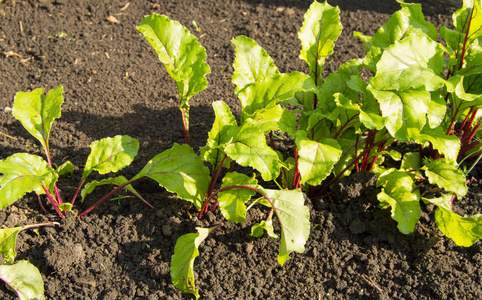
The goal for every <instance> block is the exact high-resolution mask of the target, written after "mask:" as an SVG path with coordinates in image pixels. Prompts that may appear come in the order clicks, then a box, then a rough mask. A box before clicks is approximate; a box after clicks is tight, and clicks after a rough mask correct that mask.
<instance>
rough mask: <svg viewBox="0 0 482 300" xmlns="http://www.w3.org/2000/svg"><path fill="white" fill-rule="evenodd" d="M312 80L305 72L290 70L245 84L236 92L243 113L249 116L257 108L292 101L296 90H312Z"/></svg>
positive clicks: (290, 102) (291, 102) (313, 87)
mask: <svg viewBox="0 0 482 300" xmlns="http://www.w3.org/2000/svg"><path fill="white" fill-rule="evenodd" d="M314 89H315V85H314V82H313V80H312V79H311V78H310V77H309V76H308V75H306V74H303V73H300V72H291V73H288V74H280V75H276V76H274V77H272V78H269V79H267V80H265V81H262V82H255V83H252V84H249V85H247V86H246V87H245V88H244V89H242V90H240V91H239V93H238V94H237V96H238V98H239V100H240V101H241V104H242V106H243V115H246V116H250V115H252V114H254V113H255V112H256V110H258V109H262V108H271V107H273V106H275V105H276V104H294V105H296V104H297V101H294V102H293V99H294V96H295V93H296V92H300V91H310V90H314Z"/></svg>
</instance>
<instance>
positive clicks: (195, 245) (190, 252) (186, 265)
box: [170, 226, 217, 299]
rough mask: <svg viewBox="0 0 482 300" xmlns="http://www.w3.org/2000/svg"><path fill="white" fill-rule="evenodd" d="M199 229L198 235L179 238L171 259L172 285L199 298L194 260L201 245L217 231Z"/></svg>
mask: <svg viewBox="0 0 482 300" xmlns="http://www.w3.org/2000/svg"><path fill="white" fill-rule="evenodd" d="M216 228H217V226H216V227H212V228H199V227H197V228H196V230H197V231H198V232H197V233H188V234H185V235H182V236H181V237H179V239H178V240H177V242H176V246H175V247H174V255H173V256H172V257H171V267H170V272H171V281H172V284H174V286H175V287H176V288H178V289H179V290H181V291H182V292H183V293H190V294H193V295H194V296H195V297H196V299H198V298H199V291H198V290H197V289H196V285H195V282H194V260H195V259H196V257H198V255H199V245H201V243H202V242H203V241H204V240H205V239H206V238H207V237H208V236H209V234H210V233H211V232H212V231H213V230H214V229H216Z"/></svg>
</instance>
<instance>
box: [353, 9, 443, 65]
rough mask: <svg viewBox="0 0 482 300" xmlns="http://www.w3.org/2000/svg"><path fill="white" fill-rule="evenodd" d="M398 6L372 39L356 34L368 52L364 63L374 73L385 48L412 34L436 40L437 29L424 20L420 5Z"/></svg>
mask: <svg viewBox="0 0 482 300" xmlns="http://www.w3.org/2000/svg"><path fill="white" fill-rule="evenodd" d="M400 5H401V6H402V8H401V9H400V10H399V11H397V12H395V13H394V14H393V15H392V16H391V17H390V19H389V20H388V22H387V23H385V25H383V26H382V27H380V29H378V31H377V32H376V33H375V35H374V36H373V37H372V38H369V37H366V36H360V34H358V36H359V37H361V38H362V40H363V42H364V45H365V49H369V50H370V51H369V52H368V54H367V56H366V58H365V60H364V63H365V64H367V65H368V66H369V67H370V69H371V70H372V71H376V67H375V65H376V64H377V63H378V61H379V60H380V57H381V55H382V53H383V51H384V50H385V49H386V48H388V47H389V46H390V45H392V44H394V43H395V42H396V41H399V40H401V39H403V38H405V37H406V36H407V35H408V34H410V33H412V32H424V33H425V34H427V35H428V36H429V37H430V38H431V39H432V40H434V41H435V40H437V36H438V34H437V29H436V28H435V26H434V25H433V24H431V23H430V22H427V21H426V20H425V17H424V16H423V13H422V7H421V5H420V4H412V3H400Z"/></svg>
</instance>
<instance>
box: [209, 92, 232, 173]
mask: <svg viewBox="0 0 482 300" xmlns="http://www.w3.org/2000/svg"><path fill="white" fill-rule="evenodd" d="M212 105H213V108H214V113H215V115H216V118H215V119H214V123H213V127H212V129H211V131H210V132H209V138H208V141H207V143H206V146H204V147H202V148H201V156H202V157H203V158H204V160H205V161H207V162H209V163H211V165H213V166H217V165H218V164H220V163H221V162H222V160H223V159H224V156H225V154H223V153H222V152H221V151H220V149H219V146H220V145H222V144H224V143H227V142H228V141H229V140H230V139H231V138H232V136H229V135H228V134H227V132H228V130H229V129H230V128H232V127H235V126H237V123H236V119H235V118H234V116H233V114H232V113H231V110H230V109H229V106H228V105H227V104H226V103H224V102H222V101H215V102H213V104H212ZM230 162H231V160H230V159H227V160H226V161H225V163H224V167H229V164H230Z"/></svg>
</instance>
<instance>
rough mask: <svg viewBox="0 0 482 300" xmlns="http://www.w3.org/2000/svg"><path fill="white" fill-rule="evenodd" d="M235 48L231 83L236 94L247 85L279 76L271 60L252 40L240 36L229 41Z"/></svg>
mask: <svg viewBox="0 0 482 300" xmlns="http://www.w3.org/2000/svg"><path fill="white" fill-rule="evenodd" d="M231 42H232V43H233V44H234V46H235V47H236V58H235V59H234V64H233V66H234V73H233V77H232V79H231V80H232V82H233V83H234V84H235V85H236V89H235V90H234V92H235V93H237V92H238V91H239V90H240V89H242V88H243V87H245V86H246V85H247V84H249V83H253V82H260V81H265V80H267V79H269V78H272V77H274V76H275V75H279V70H278V67H276V66H275V64H274V62H273V59H272V58H271V57H270V56H269V55H268V53H266V51H265V50H264V49H263V48H262V47H260V46H259V45H258V44H257V43H256V42H255V41H254V40H252V39H250V38H249V37H246V36H244V35H240V36H238V37H236V38H234V39H232V40H231Z"/></svg>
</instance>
